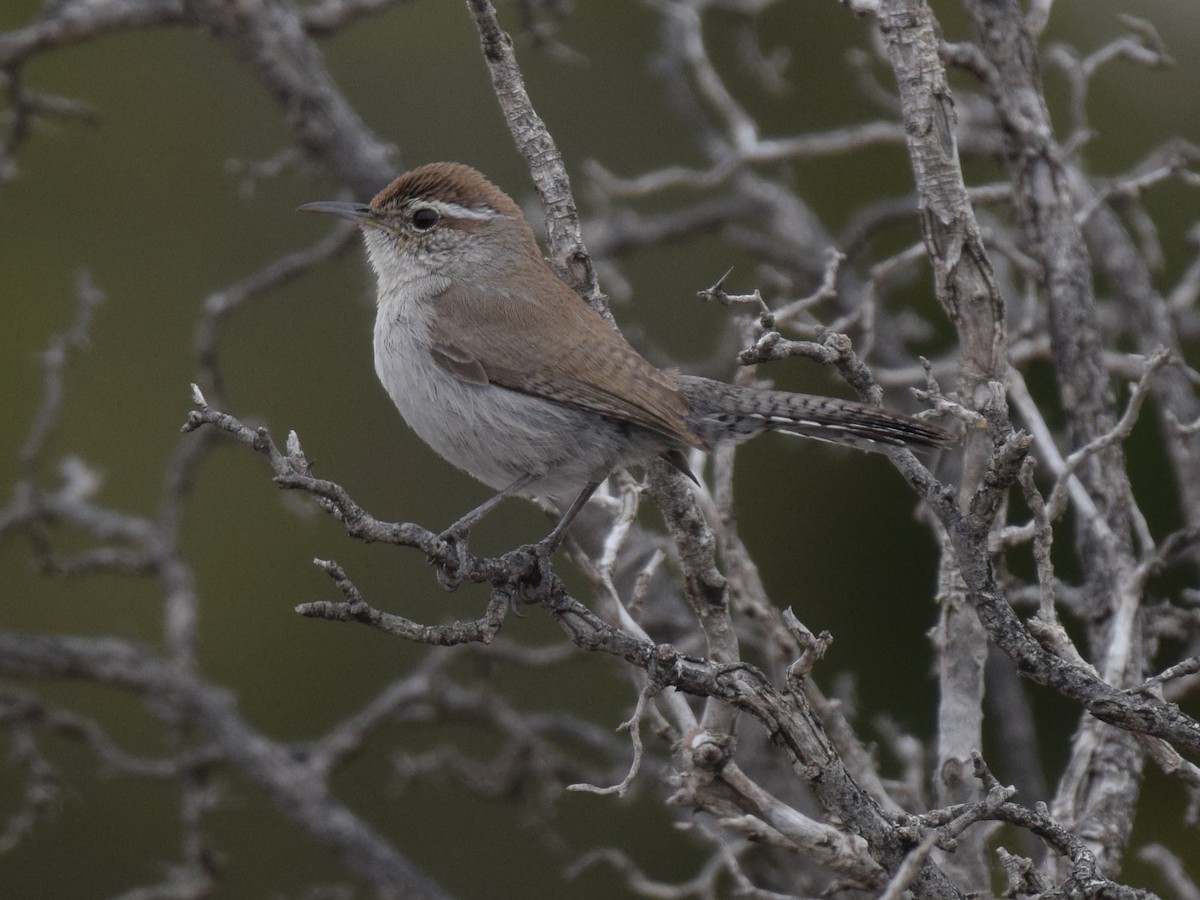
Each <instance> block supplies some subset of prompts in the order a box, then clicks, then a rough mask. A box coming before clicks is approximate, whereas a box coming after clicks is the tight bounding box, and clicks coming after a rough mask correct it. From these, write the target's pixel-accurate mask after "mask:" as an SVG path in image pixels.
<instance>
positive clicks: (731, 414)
mask: <svg viewBox="0 0 1200 900" xmlns="http://www.w3.org/2000/svg"><path fill="white" fill-rule="evenodd" d="M680 382H681V384H680V389H681V390H682V391H683V394H684V396H685V397H687V399H688V402H689V404H690V405H691V412H690V413H689V415H688V425H689V426H690V427H691V429H692V431H694V432H695V433H696V434H697V435H699V436H700V437H701V438H703V439H704V440H705V441H708V442H709V443H717V442H719V441H722V440H729V439H730V438H732V439H734V440H739V441H740V440H745V439H747V438H751V437H754V436H755V435H757V434H762V433H763V432H764V431H781V432H784V433H786V434H796V435H801V436H802V437H808V438H813V439H815V440H819V441H828V442H830V443H834V444H843V445H846V446H851V447H858V448H860V449H863V450H876V451H881V450H884V449H886V448H888V447H903V446H917V447H944V446H946V445H947V444H949V443H950V442H951V435H950V433H949V432H947V431H946V430H945V429H943V428H939V427H938V426H937V425H931V424H929V423H928V422H924V421H922V420H921V419H917V418H914V417H912V416H906V415H903V414H902V413H892V412H887V411H886V410H883V409H879V408H877V407H874V406H867V405H866V404H865V403H856V402H854V401H853V400H840V399H838V398H836V397H818V396H815V395H812V394H793V393H789V392H787V391H764V390H760V389H756V388H744V387H739V386H737V385H732V384H725V383H723V382H720V381H712V380H710V379H707V378H693V377H687V376H684V377H681V379H680Z"/></svg>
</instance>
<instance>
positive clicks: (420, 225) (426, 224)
mask: <svg viewBox="0 0 1200 900" xmlns="http://www.w3.org/2000/svg"><path fill="white" fill-rule="evenodd" d="M440 218H441V216H439V215H438V214H437V211H436V210H433V209H430V208H429V207H427V206H426V207H423V208H421V209H418V210H417V211H416V212H415V213H413V217H412V223H413V228H415V229H417V231H428V230H429V229H430V228H432V227H433V226H434V225H436V224H437V223H438V219H440Z"/></svg>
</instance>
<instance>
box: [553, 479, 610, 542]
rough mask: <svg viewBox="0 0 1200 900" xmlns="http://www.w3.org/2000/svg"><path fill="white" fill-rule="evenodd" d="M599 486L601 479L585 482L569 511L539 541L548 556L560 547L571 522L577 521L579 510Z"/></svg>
mask: <svg viewBox="0 0 1200 900" xmlns="http://www.w3.org/2000/svg"><path fill="white" fill-rule="evenodd" d="M601 480H603V479H601ZM599 486H600V482H599V481H589V482H588V483H587V484H585V485H584V486H583V490H582V491H580V492H579V496H578V497H576V498H575V500H574V502H573V503H572V504H571V505H570V506H569V507H567V511H566V512H565V513H563V516H562V518H561V519H559V520H558V524H557V525H555V526H554V527H553V528H552V529H551V530H550V533H549V534H548V535H546V536H545V537H544V538H542V539H541V541H539V542H538V547H539V548H543V549H544V552H545V554H546V555H547V556H549V555H550V554H551V553H553V552H554V551H555V550H557V549H558V546H559V544H561V543H562V542H563V538H565V537H566V536H567V529H568V528H570V527H571V523H572V522H573V521H575V517H576V516H577V515H579V511H580V510H581V509H583V507H584V505H585V504H586V503H587V502H588V500H590V499H591V497H592V494H594V493H596V488H598V487H599Z"/></svg>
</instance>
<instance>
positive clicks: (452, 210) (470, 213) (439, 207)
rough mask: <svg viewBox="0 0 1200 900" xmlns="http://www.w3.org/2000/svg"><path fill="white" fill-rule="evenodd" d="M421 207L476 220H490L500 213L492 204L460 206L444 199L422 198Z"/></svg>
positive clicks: (449, 216) (455, 217) (450, 215)
mask: <svg viewBox="0 0 1200 900" xmlns="http://www.w3.org/2000/svg"><path fill="white" fill-rule="evenodd" d="M421 207H424V208H425V209H432V210H433V211H434V212H436V213H438V214H439V215H442V216H446V217H448V218H451V219H474V220H475V221H476V222H490V221H492V220H493V219H495V218H496V217H497V216H498V215H499V213H497V212H496V211H495V210H494V209H492V208H491V207H490V206H484V207H478V206H459V205H458V204H457V203H447V202H445V201H443V200H421V201H420V203H419V206H418V208H421Z"/></svg>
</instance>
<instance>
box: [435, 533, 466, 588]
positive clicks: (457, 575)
mask: <svg viewBox="0 0 1200 900" xmlns="http://www.w3.org/2000/svg"><path fill="white" fill-rule="evenodd" d="M470 536H471V532H470V530H469V529H466V528H459V527H458V525H457V524H455V525H452V526H450V527H449V528H447V529H446V530H445V531H443V532H442V533H441V534H439V535H438V539H439V540H440V541H442V542H443V543H444V544H445V545H446V547H447V549H448V551H449V552H448V553H447V554H446V555H445V556H443V557H436V556H431V557H429V564H430V565H431V566H434V567H435V572H436V576H437V582H438V585H439V586H440V587H441V589H442V590H443V591H447V592H449V591H456V590H458V586H459V585H460V584H462V580H463V575H464V574H465V573H466V572H467V571H468V570H469V569H470V568H471V554H470V552H469V551H468V550H467V540H468V538H470Z"/></svg>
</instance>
